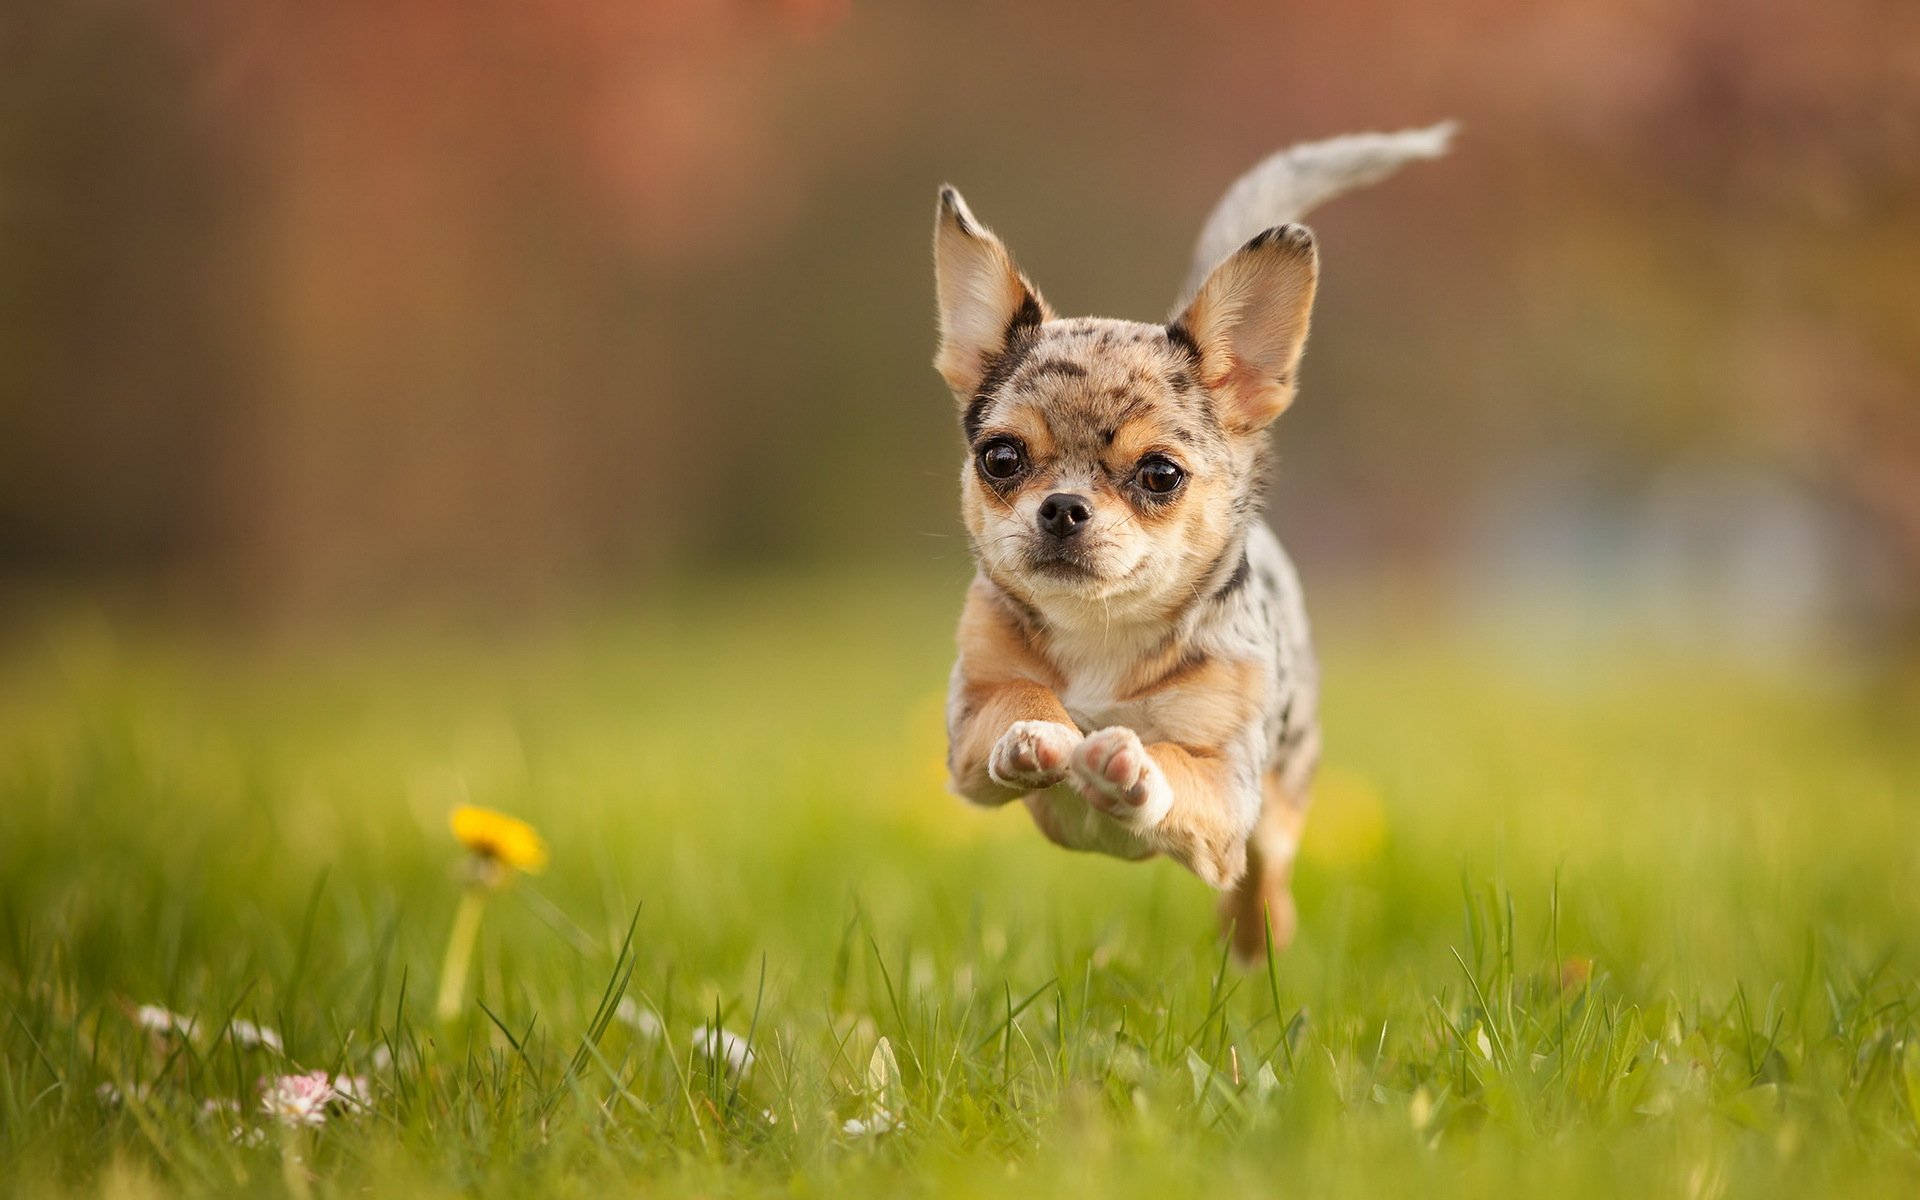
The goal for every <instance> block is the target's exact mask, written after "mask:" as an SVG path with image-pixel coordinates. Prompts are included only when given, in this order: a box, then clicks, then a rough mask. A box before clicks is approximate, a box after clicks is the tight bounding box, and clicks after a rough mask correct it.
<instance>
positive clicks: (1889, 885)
mask: <svg viewBox="0 0 1920 1200" xmlns="http://www.w3.org/2000/svg"><path fill="white" fill-rule="evenodd" d="M956 600H957V592H955V591H953V590H952V589H950V588H947V587H944V586H942V587H930V586H919V585H911V584H902V583H894V584H880V585H876V586H874V587H871V588H865V589H861V590H859V591H854V590H852V589H845V590H840V591H830V590H824V589H821V588H815V587H809V586H805V585H788V584H781V583H773V582H763V583H755V584H753V585H751V586H748V585H744V584H743V585H741V586H738V587H733V588H727V589H722V590H720V591H718V592H716V593H715V594H712V595H706V596H692V597H686V598H683V599H682V600H680V601H676V602H674V603H671V604H663V605H662V606H661V607H660V608H659V609H658V610H657V611H654V612H651V613H649V614H645V615H642V616H634V617H631V618H622V619H619V620H607V621H599V622H590V623H587V624H586V625H583V626H579V627H573V628H570V629H568V630H567V631H565V632H563V633H548V634H545V635H540V636H529V635H524V634H522V635H515V636H512V637H499V638H488V637H484V636H479V635H471V636H462V637H453V636H447V635H432V636H409V635H407V634H406V633H405V632H404V631H389V632H387V633H385V634H382V635H379V636H372V635H369V636H367V637H364V638H362V639H359V640H357V641H353V642H351V643H342V642H330V643H327V644H324V645H305V646H301V647H296V648H288V647H285V646H281V647H278V648H273V649H263V648H259V647H256V648H254V649H252V650H250V651H245V652H242V651H239V650H236V649H231V648H224V649H223V648H220V647H218V646H216V645H209V644H208V643H206V642H205V641H204V640H196V639H193V638H186V637H180V636H163V635H155V634H140V633H137V632H134V631H131V630H129V629H121V628H114V627H112V626H110V625H109V624H108V623H106V622H104V621H101V620H98V619H80V618H67V619H62V620H59V621H55V622H52V623H49V624H46V625H44V626H40V627H36V629H35V630H34V631H32V632H30V633H28V634H25V635H22V636H20V637H19V638H17V639H16V642H15V644H14V646H13V648H12V649H11V650H9V651H8V652H7V653H6V655H5V657H4V658H3V659H0V1006H3V1007H4V1012H0V1188H4V1190H5V1191H6V1192H8V1193H10V1194H16V1195H69V1194H72V1195H78V1194H102V1193H103V1194H109V1195H126V1196H134V1195H140V1196H145V1195H171V1194H183V1193H199V1192H211V1191H217V1192H222V1193H234V1192H241V1193H254V1192H257V1193H261V1194H269V1195H277V1194H292V1195H295V1196H304V1195H308V1194H312V1195H334V1194H342V1195H344V1194H361V1195H365V1194H372V1195H404V1196H420V1195H461V1194H465V1195H478V1196H509V1195H526V1194H541V1195H562V1196H564V1195H580V1196H588V1195H592V1196H602V1195H607V1194H610V1193H619V1192H631V1193H638V1194H647V1195H660V1196H677V1195H714V1194H726V1195H740V1194H754V1193H761V1192H764V1193H790V1194H799V1195H812V1196H823V1197H829V1196H840V1195H849V1194H861V1193H866V1192H871V1193H874V1194H880V1195H929V1196H930V1195H963V1196H964V1195H983V1196H984V1195H1003V1194H1009V1193H1012V1194H1026V1193H1041V1194H1045V1193H1053V1194H1059V1193H1072V1194H1080V1193H1085V1194H1091V1195H1100V1196H1103V1197H1127V1196H1156V1197H1159V1196H1165V1195H1169V1194H1174V1195H1186V1194H1197V1193H1200V1192H1201V1190H1202V1189H1203V1188H1205V1189H1207V1190H1208V1191H1214V1190H1222V1191H1225V1192H1227V1193H1228V1194H1232V1193H1233V1192H1234V1191H1240V1192H1244V1193H1248V1194H1273V1193H1276V1192H1278V1193H1283V1194H1313V1195H1336V1196H1340V1195H1350V1196H1355V1197H1379V1196H1390V1195H1403V1194H1413V1193H1416V1192H1417V1193H1418V1194H1421V1195H1434V1196H1445V1195H1461V1196H1487V1195H1512V1194H1522V1192H1523V1189H1524V1194H1547V1195H1554V1196H1556V1197H1559V1198H1566V1197H1581V1196H1614V1195H1671V1196H1685V1197H1716V1196H1729V1197H1750V1196H1796V1197H1798V1196H1809V1195H1835V1194H1844V1195H1848V1196H1873V1195H1886V1196H1902V1197H1907V1196H1912V1195H1915V1194H1920V1190H1917V1189H1920V1039H1916V1033H1917V1032H1920V1030H1917V1029H1916V1025H1917V1023H1920V982H1917V975H1916V967H1920V945H1917V944H1916V933H1917V932H1920V883H1917V882H1916V881H1920V836H1916V834H1917V831H1920V824H1917V822H1916V809H1915V805H1916V803H1917V802H1920V738H1917V737H1916V736H1915V735H1914V730H1915V729H1916V728H1920V702H1916V701H1915V699H1914V698H1913V697H1912V696H1911V695H1904V694H1897V693H1895V692H1885V691H1883V692H1880V693H1877V694H1876V695H1875V696H1874V697H1873V698H1871V699H1863V698H1861V697H1859V696H1858V695H1850V694H1847V693H1843V692H1838V691H1829V690H1823V689H1821V688H1817V687H1814V686H1812V685H1811V684H1809V683H1808V682H1806V681H1804V680H1788V679H1783V678H1779V677H1775V678H1773V679H1772V680H1771V681H1768V680H1756V679H1751V678H1742V677H1740V676H1739V675H1737V674H1736V673H1734V672H1732V671H1730V670H1728V669H1724V668H1714V667H1711V666H1708V665H1705V664H1701V663H1690V662H1684V661H1655V660H1652V659H1650V658H1648V657H1646V656H1644V655H1641V656H1621V655H1598V654H1594V655H1591V656H1589V657H1587V658H1584V659H1583V660H1582V661H1580V662H1578V663H1562V664H1558V665H1557V667H1556V669H1555V670H1553V671H1550V672H1549V671H1544V670H1541V669H1540V667H1541V664H1539V663H1537V662H1536V663H1535V664H1534V665H1533V667H1532V668H1531V669H1529V670H1520V669H1517V668H1511V667H1500V666H1494V665H1489V662H1488V660H1487V659H1485V658H1483V657H1479V656H1476V655H1475V654H1473V653H1472V652H1471V649H1470V648H1469V647H1467V646H1465V645H1462V644H1458V643H1455V642H1451V641H1441V640H1436V639H1426V638H1422V637H1419V636H1415V635H1412V634H1405V635H1402V636H1399V637H1385V638H1383V637H1380V636H1378V635H1377V634H1375V635H1372V636H1361V633H1360V631H1359V630H1358V629H1347V630H1342V629H1341V628H1339V627H1338V623H1337V622H1324V624H1326V625H1327V626H1328V629H1327V636H1326V642H1327V647H1326V658H1327V663H1328V677H1329V684H1328V692H1329V694H1328V715H1327V721H1328V726H1329V747H1330V750H1329V762H1328V767H1327V770H1326V773H1325V776H1324V780H1323V786H1322V788H1321V790H1320V794H1319V799H1318V802H1317V808H1316V813H1315V819H1314V821H1313V823H1312V824H1311V826H1310V829H1309V834H1308V838H1307V841H1306V844H1305V847H1304V851H1303V863H1302V868H1301V879H1300V897H1301V910H1302V935H1301V938H1300V940H1299V943H1298V944H1297V946H1296V947H1295V948H1294V949H1293V950H1292V951H1291V952H1290V953H1288V954H1287V955H1286V956H1285V957H1284V958H1282V959H1281V960H1280V961H1279V962H1278V963H1277V964H1276V966H1275V967H1274V969H1273V970H1272V971H1271V972H1270V973H1262V972H1256V973H1252V974H1244V973H1241V972H1238V971H1235V970H1234V969H1232V968H1230V967H1227V966H1225V965H1224V964H1223V961H1222V955H1221V947H1220V944H1219V942H1218V940H1217V938H1216V937H1215V935H1214V930H1213V924H1212V915H1211V897H1210V896H1209V895H1208V894H1207V893H1206V891H1205V889H1204V888H1203V887H1202V886H1201V885H1199V884H1198V883H1197V882H1195V881H1194V880H1193V879H1191V878H1189V877H1186V876H1184V875H1183V874H1181V873H1180V872H1179V871H1178V870H1176V869H1175V868H1173V867H1171V866H1169V865H1167V864H1164V863H1155V864H1146V865H1127V864H1121V863H1117V862H1111V861H1107V860H1103V859H1094V858H1088V857H1082V856H1075V855H1070V854H1067V853H1065V852H1062V851H1059V850H1056V849H1053V848H1051V847H1049V846H1047V845H1045V844H1044V843H1043V842H1042V841H1041V840H1040V838H1039V837H1038V835H1037V834H1035V833H1034V831H1033V830H1032V829H1031V828H1030V827H1028V826H1027V824H1026V821H1025V819H1024V816H1023V815H1022V814H1020V813H1019V812H1017V811H1003V812H997V813H983V812H979V811H975V810H971V809H968V808H967V807H965V806H964V805H962V804H961V803H960V802H959V801H956V800H953V799H951V798H949V797H947V796H946V795H945V794H944V793H943V791H942V787H941V772H940V766H939V763H940V757H941V753H942V737H941V730H940V700H941V690H942V687H943V683H944V677H945V671H946V665H947V662H946V653H947V647H948V645H949V636H950V635H949V621H950V615H951V612H952V610H953V607H954V604H955V602H956ZM462 803H472V804H479V805H485V806H488V807H492V808H497V809H501V810H504V811H507V812H511V813H514V814H517V815H520V816H523V817H525V818H527V819H528V820H530V821H532V822H533V823H534V824H535V825H536V826H537V827H538V828H539V829H540V831H541V832H542V833H543V834H544V835H545V837H546V839H547V841H548V843H549V845H550V849H551V863H550V865H549V867H548V869H547V870H546V871H545V873H544V874H542V875H540V876H538V877H533V878H528V879H524V880H521V881H518V882H517V883H516V884H515V885H514V886H511V887H509V888H507V889H505V890H503V891H502V892H501V893H500V894H498V895H496V896H495V897H494V898H493V900H492V902H491V904H490V905H489V908H488V911H487V914H486V919H485V922H484V925H483V927H482V931H481V935H480V940H479V950H478V954H477V956H476V959H475V969H474V972H473V977H472V983H471V986H470V987H469V989H468V991H467V993H466V1003H465V1005H464V1011H463V1013H462V1015H461V1016H459V1017H457V1018H456V1019H454V1020H453V1021H451V1022H447V1023H441V1022H439V1021H436V1019H435V1017H434V1014H433V995H434V992H435V989H436V987H437V985H438V983H439V979H438V976H439V968H440V962H441V956H442V951H443V947H444V946H445V943H446V939H447V935H448V929H449V926H450V924H451V922H452V921H453V915H454V911H455V908H456V906H457V904H458V903H459V898H460V891H461V885H460V873H461V864H462V857H463V856H462V852H461V850H460V848H459V847H458V846H457V845H456V843H455V842H454V841H453V839H452V837H451V836H450V834H449V832H448V829H447V814H448V812H449V810H450V809H451V808H452V807H454V806H455V805H458V804H462ZM622 996H624V997H625V998H626V999H627V1000H629V1001H630V1003H628V1004H626V1005H624V1006H621V1005H620V1004H619V1003H618V1002H619V1001H620V999H621V998H622ZM149 1004H151V1005H161V1006H165V1007H166V1008H167V1009H169V1010H172V1011H174V1012H177V1013H180V1014H183V1015H191V1016H192V1017H194V1018H195V1019H196V1025H195V1027H194V1029H193V1030H192V1032H191V1033H190V1034H189V1035H187V1036H180V1035H175V1034H163V1033H155V1032H151V1031H149V1030H147V1029H144V1028H142V1027H141V1025H140V1024H139V1023H138V1021H137V1019H136V1016H137V1007H138V1006H140V1005H149ZM235 1020H245V1021H251V1022H254V1023H256V1024H257V1025H262V1026H270V1027H271V1028H272V1029H273V1030H275V1031H277V1033H278V1035H279V1038H280V1040H281V1042H282V1044H283V1047H284V1049H283V1050H281V1051H275V1050H273V1049H272V1048H271V1047H267V1046H260V1045H243V1044H241V1043H242V1042H243V1041H247V1040H249V1039H245V1038H241V1037H238V1036H236V1035H235V1031H234V1026H233V1025H232V1024H231V1022H233V1021H235ZM716 1025H717V1026H718V1028H719V1029H721V1030H724V1031H726V1033H727V1034H729V1035H731V1038H737V1039H739V1040H738V1041H733V1040H731V1038H729V1039H727V1045H728V1046H729V1047H730V1048H731V1051H732V1054H733V1061H732V1063H731V1064H730V1063H729V1061H728V1055H727V1054H725V1053H722V1054H713V1055H710V1054H708V1053H706V1052H705V1051H706V1049H707V1047H708V1045H709V1041H708V1039H709V1037H710V1034H709V1032H708V1031H709V1029H710V1028H711V1027H713V1026H716ZM748 1052H750V1053H751V1056H752V1061H751V1064H750V1065H748V1066H746V1067H745V1069H737V1068H738V1065H739V1064H740V1063H741V1062H743V1061H744V1059H745V1055H746V1053H748ZM306 1070H323V1071H326V1072H329V1073H335V1074H338V1075H342V1076H355V1075H363V1076H365V1077H366V1090H367V1097H366V1103H365V1104H364V1105H361V1106H351V1105H342V1106H337V1107H335V1108H334V1109H333V1110H331V1116H330V1118H329V1119H328V1120H326V1122H325V1123H324V1124H323V1125H320V1126H318V1127H311V1128H303V1129H298V1130H292V1129H285V1128H282V1127H280V1126H278V1125H276V1124H274V1123H273V1122H272V1121H271V1120H270V1119H268V1118H267V1117H266V1115H265V1114H264V1113H263V1111H262V1108H261V1104H262V1101H261V1081H262V1079H263V1078H271V1077H273V1076H277V1075H282V1074H289V1073H293V1072H296V1071H306Z"/></svg>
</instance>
